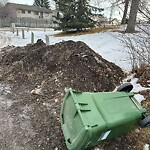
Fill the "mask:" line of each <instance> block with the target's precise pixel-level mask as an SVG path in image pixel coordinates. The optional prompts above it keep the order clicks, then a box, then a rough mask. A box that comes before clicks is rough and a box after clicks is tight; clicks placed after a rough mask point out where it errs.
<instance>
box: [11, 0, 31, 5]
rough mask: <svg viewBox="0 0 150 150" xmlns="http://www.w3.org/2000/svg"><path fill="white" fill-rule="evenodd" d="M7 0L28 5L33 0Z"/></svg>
mask: <svg viewBox="0 0 150 150" xmlns="http://www.w3.org/2000/svg"><path fill="white" fill-rule="evenodd" d="M9 2H11V3H18V4H28V5H32V4H33V2H34V0H22V1H21V0H9Z"/></svg>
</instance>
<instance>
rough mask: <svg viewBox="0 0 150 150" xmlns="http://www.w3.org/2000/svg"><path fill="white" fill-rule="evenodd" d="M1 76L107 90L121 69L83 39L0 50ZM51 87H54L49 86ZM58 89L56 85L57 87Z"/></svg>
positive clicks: (84, 89) (113, 85)
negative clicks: (1, 52)
mask: <svg viewBox="0 0 150 150" xmlns="http://www.w3.org/2000/svg"><path fill="white" fill-rule="evenodd" d="M1 64H2V65H3V68H4V75H3V76H4V77H5V78H6V79H7V80H9V81H13V82H14V81H15V82H17V83H20V84H22V83H25V84H27V83H32V84H33V85H35V84H38V85H39V84H41V81H42V86H43V87H44V86H45V84H46V83H48V84H49V83H50V82H51V81H53V80H55V81H56V82H57V83H56V85H55V86H58V85H59V87H62V88H63V89H64V88H65V87H66V88H68V87H72V88H75V89H77V90H81V91H111V90H113V89H114V88H115V86H116V85H118V84H119V82H120V81H121V80H122V78H123V77H124V73H123V72H122V70H121V69H120V68H119V67H118V66H116V65H115V64H113V63H110V62H108V61H106V60H105V59H103V58H102V57H101V56H100V55H98V54H97V53H95V52H94V51H93V50H91V49H90V48H89V47H88V46H87V45H86V44H84V43H83V42H73V41H67V42H61V43H57V44H55V45H52V46H45V44H44V43H43V42H42V41H39V42H38V43H37V44H34V45H28V46H26V47H17V48H14V49H11V50H10V51H8V52H7V50H5V51H3V55H2V59H1ZM52 88H54V87H52ZM57 88H58V87H57Z"/></svg>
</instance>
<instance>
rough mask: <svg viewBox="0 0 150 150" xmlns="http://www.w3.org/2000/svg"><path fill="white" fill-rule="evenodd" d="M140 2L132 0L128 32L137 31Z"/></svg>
mask: <svg viewBox="0 0 150 150" xmlns="http://www.w3.org/2000/svg"><path fill="white" fill-rule="evenodd" d="M139 3H140V0H132V3H131V9H130V15H129V21H128V25H127V29H126V32H129V33H131V32H135V24H136V17H137V12H138V9H139Z"/></svg>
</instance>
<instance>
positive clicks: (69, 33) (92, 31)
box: [54, 27, 114, 37]
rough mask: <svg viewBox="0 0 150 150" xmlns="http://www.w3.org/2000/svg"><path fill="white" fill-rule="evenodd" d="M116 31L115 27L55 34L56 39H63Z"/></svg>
mask: <svg viewBox="0 0 150 150" xmlns="http://www.w3.org/2000/svg"><path fill="white" fill-rule="evenodd" d="M111 29H114V27H101V28H93V29H88V30H85V31H82V32H68V33H66V32H61V33H58V34H55V35H54V36H55V37H62V36H79V35H85V34H93V33H99V32H105V31H107V30H111Z"/></svg>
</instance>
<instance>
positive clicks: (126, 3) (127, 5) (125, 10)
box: [121, 0, 130, 24]
mask: <svg viewBox="0 0 150 150" xmlns="http://www.w3.org/2000/svg"><path fill="white" fill-rule="evenodd" d="M129 1H130V0H125V6H124V12H123V17H122V21H121V24H126V19H127V13H128V7H129Z"/></svg>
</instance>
